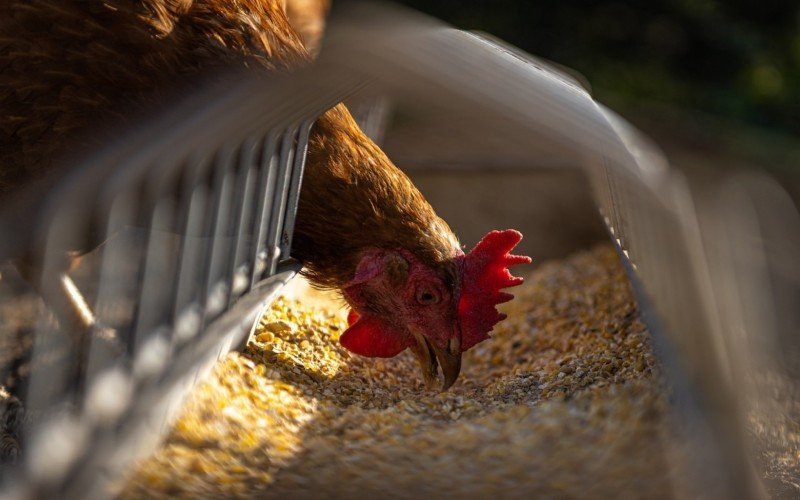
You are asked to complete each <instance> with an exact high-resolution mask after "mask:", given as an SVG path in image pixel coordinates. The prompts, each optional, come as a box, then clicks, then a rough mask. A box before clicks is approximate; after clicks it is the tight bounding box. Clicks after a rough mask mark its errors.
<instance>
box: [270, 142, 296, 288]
mask: <svg viewBox="0 0 800 500" xmlns="http://www.w3.org/2000/svg"><path fill="white" fill-rule="evenodd" d="M296 134H297V128H295V127H290V128H288V129H287V130H286V131H285V132H284V134H283V138H282V139H281V152H280V160H279V162H278V168H279V171H278V178H277V181H276V185H275V196H274V197H273V200H272V212H271V214H270V226H269V233H268V235H267V244H268V245H269V247H268V248H269V250H270V252H269V253H270V255H269V274H274V273H275V270H276V269H277V267H278V260H279V259H280V258H281V255H280V252H281V247H280V243H281V236H282V233H283V219H284V214H285V211H286V199H287V198H288V195H289V183H290V181H291V178H292V167H293V163H294V144H295V138H296Z"/></svg>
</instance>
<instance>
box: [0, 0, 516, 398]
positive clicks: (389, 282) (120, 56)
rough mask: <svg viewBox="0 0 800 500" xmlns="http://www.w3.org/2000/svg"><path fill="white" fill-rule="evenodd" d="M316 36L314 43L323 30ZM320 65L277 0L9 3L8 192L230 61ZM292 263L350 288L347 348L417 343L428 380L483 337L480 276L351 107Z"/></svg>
mask: <svg viewBox="0 0 800 500" xmlns="http://www.w3.org/2000/svg"><path fill="white" fill-rule="evenodd" d="M326 3H327V2H325V1H323V2H322V4H323V5H324V4H326ZM290 11H291V9H290ZM304 23H305V24H306V25H308V24H309V23H308V20H307V18H306V19H305V20H304ZM310 26H311V28H310V29H309V32H310V35H307V37H310V38H313V37H314V36H315V29H317V28H318V25H315V24H314V23H313V22H312V23H310ZM309 61H310V56H309V51H308V50H306V48H305V47H304V45H303V43H302V41H301V38H300V36H299V35H298V33H297V32H296V31H295V30H294V29H293V28H292V26H291V25H290V22H289V20H288V19H287V17H286V13H285V5H284V4H283V2H281V1H278V0H33V1H31V0H7V1H6V2H3V3H2V6H0V79H2V87H0V110H1V112H0V120H1V121H0V131H2V136H0V197H2V196H3V195H4V194H8V193H9V192H10V191H13V190H14V189H15V186H17V185H19V184H20V183H21V182H23V181H24V180H25V179H27V178H30V177H31V176H36V175H40V174H41V173H42V172H45V171H47V170H48V169H51V168H54V165H55V163H54V162H55V160H57V159H58V158H59V157H60V156H63V155H64V154H66V153H68V152H69V151H81V150H84V149H87V148H92V147H96V146H98V145H101V144H102V143H103V142H104V141H106V140H108V139H109V137H108V136H107V135H105V133H104V132H103V131H104V130H112V131H113V130H116V129H119V126H117V127H114V126H108V124H114V125H124V124H125V123H126V122H127V121H129V120H130V119H131V118H130V117H136V116H138V114H139V110H143V109H152V108H154V107H156V106H159V107H165V106H167V105H168V104H169V101H170V99H171V98H172V97H173V96H174V95H175V93H176V92H180V91H181V89H183V88H190V83H191V82H192V80H193V79H196V78H197V77H199V76H202V75H206V74H209V73H213V72H214V71H215V70H218V69H221V68H223V67H230V66H238V67H247V68H251V69H252V70H253V71H265V72H276V71H277V72H281V71H290V70H291V69H292V68H296V67H298V66H300V65H303V64H306V63H307V62H309ZM100 124H102V127H100V126H99V125H100ZM512 239H513V238H512ZM517 241H518V240H517ZM501 246H502V245H501ZM512 246H513V245H512ZM292 253H293V255H294V256H295V257H297V258H299V259H300V260H301V261H303V263H304V265H305V270H304V272H305V273H306V274H307V276H308V277H309V278H310V279H311V281H312V282H313V283H314V284H316V285H318V286H320V287H324V288H335V289H339V290H341V291H342V292H343V295H344V297H345V298H346V299H347V300H348V302H349V303H350V305H351V306H352V307H353V309H354V311H355V314H354V316H353V317H354V318H356V317H361V318H362V319H361V320H358V322H356V321H355V319H354V323H356V325H359V327H358V328H353V329H352V330H353V331H352V332H350V333H351V335H349V336H348V337H343V343H345V341H346V340H347V342H348V343H346V344H345V345H346V346H348V347H349V348H351V350H354V351H355V352H358V353H360V354H366V355H371V356H392V355H394V354H396V353H397V352H399V350H402V349H404V348H406V347H410V348H411V349H412V350H413V351H414V352H415V354H417V356H418V358H419V359H420V363H421V365H422V366H423V374H424V375H425V378H426V380H427V381H428V382H430V381H431V380H432V378H435V376H436V364H437V359H438V361H439V363H441V364H442V369H443V371H444V372H445V379H446V380H445V386H448V385H450V384H452V382H453V381H455V377H457V375H458V370H459V368H460V357H461V351H462V345H467V346H470V345H472V344H474V343H476V342H478V341H479V340H482V339H483V338H484V337H485V334H484V333H481V334H480V335H477V336H476V337H475V339H472V340H471V341H463V339H462V338H461V337H462V334H461V330H462V326H463V325H460V324H459V321H460V320H459V317H461V316H459V315H462V316H463V314H462V313H461V312H459V307H461V305H460V302H459V300H460V299H461V298H462V297H461V291H462V288H465V287H464V286H462V282H463V281H464V280H465V277H464V272H465V269H466V268H467V267H469V266H465V264H464V262H463V261H461V260H459V259H461V258H463V257H464V255H463V252H462V250H461V248H460V246H459V243H458V240H457V239H456V237H455V236H454V235H453V233H452V231H451V230H450V228H449V227H448V226H447V224H446V223H445V222H444V221H443V220H442V219H440V218H439V217H438V216H437V215H436V213H435V212H434V211H433V209H432V208H431V206H430V205H429V204H428V203H427V201H425V199H424V198H423V196H422V195H421V194H420V192H419V191H418V190H417V189H416V188H415V187H414V185H413V184H412V183H411V181H410V180H409V179H408V178H407V177H406V176H405V174H403V173H402V172H401V171H400V170H399V169H397V168H396V167H395V166H394V165H393V164H392V162H391V161H390V160H389V159H388V158H387V157H386V155H385V154H384V153H383V152H382V151H381V150H380V149H379V148H378V147H377V146H376V145H375V144H374V143H373V142H372V141H371V140H370V139H369V138H368V137H367V136H366V135H364V134H363V133H362V132H361V130H360V129H359V128H358V126H357V125H356V124H355V122H354V120H353V119H352V117H351V116H350V114H349V112H348V111H347V110H346V109H345V107H344V106H343V105H339V106H336V107H335V108H333V109H331V110H329V111H328V112H327V113H325V114H324V115H323V116H321V117H320V118H319V119H318V120H317V122H316V124H315V126H314V127H313V129H312V133H311V137H310V139H309V148H308V157H307V164H306V171H305V174H304V178H303V186H302V190H301V195H300V201H299V209H298V215H297V220H296V226H295V233H294V242H293V247H292ZM499 255H500V254H498V256H499ZM484 260H486V259H484ZM487 262H488V261H487ZM498 283H499V282H498ZM492 286H494V285H492ZM506 286H508V285H506ZM466 288H468V287H466ZM490 289H491V287H490V288H488V289H487V291H491V290H490ZM461 302H463V300H462V301H461ZM490 316H491V318H490V320H491V321H496V319H495V316H494V315H493V313H492V314H490ZM491 321H490V322H489V324H493V323H492V322H491ZM490 328H491V326H490V327H489V329H490ZM427 330H432V331H433V333H431V332H427ZM448 371H449V373H448Z"/></svg>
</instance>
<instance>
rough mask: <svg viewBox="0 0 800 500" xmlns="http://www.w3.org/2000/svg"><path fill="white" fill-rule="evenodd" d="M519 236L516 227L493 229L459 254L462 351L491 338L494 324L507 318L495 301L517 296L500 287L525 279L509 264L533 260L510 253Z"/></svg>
mask: <svg viewBox="0 0 800 500" xmlns="http://www.w3.org/2000/svg"><path fill="white" fill-rule="evenodd" d="M520 240H522V234H521V233H520V232H519V231H515V230H513V229H506V230H505V231H492V232H490V233H489V234H487V235H486V236H484V237H483V239H482V240H481V241H480V242H478V244H477V245H475V248H473V249H472V251H471V252H470V253H468V254H466V255H464V256H461V257H456V259H457V260H458V261H459V262H460V265H461V271H462V274H461V276H462V279H461V297H460V299H459V302H458V320H459V323H460V325H461V350H462V351H466V350H467V349H469V348H470V347H472V346H474V345H475V344H477V343H478V342H481V341H484V340H486V339H488V338H489V335H488V334H489V332H490V331H491V330H492V328H493V327H494V325H495V324H496V323H497V322H499V321H502V320H503V319H505V317H506V315H505V314H501V313H500V312H499V311H498V310H497V309H496V308H495V305H497V304H501V303H503V302H508V301H509V300H511V299H513V298H514V296H513V295H511V294H510V293H506V292H501V291H500V290H501V289H502V288H508V287H510V286H517V285H519V284H521V283H522V281H523V280H522V278H520V277H516V276H513V275H512V274H511V272H510V271H509V270H508V266H515V265H517V264H529V263H530V262H531V258H530V257H525V256H522V255H511V254H509V253H508V252H509V251H511V249H513V248H514V247H515V246H517V243H519V242H520Z"/></svg>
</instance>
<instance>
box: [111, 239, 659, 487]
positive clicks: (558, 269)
mask: <svg viewBox="0 0 800 500" xmlns="http://www.w3.org/2000/svg"><path fill="white" fill-rule="evenodd" d="M507 312H508V313H509V319H508V320H507V321H505V322H503V323H501V324H500V325H499V326H498V327H497V328H496V331H495V333H494V338H493V339H492V340H491V341H487V342H484V343H482V344H480V345H479V346H477V347H476V348H475V349H473V350H471V351H469V352H468V353H467V354H466V355H465V360H464V371H463V372H462V377H461V379H460V380H459V382H458V384H456V386H455V387H453V388H452V389H451V390H450V391H448V392H446V393H433V392H426V391H425V390H423V388H422V383H421V381H420V380H419V379H418V378H417V372H418V369H417V367H416V366H415V360H414V359H413V357H412V356H411V355H403V356H399V357H398V358H394V359H389V360H375V359H362V358H358V357H355V356H351V355H350V354H349V353H347V352H346V351H345V350H344V349H343V348H341V347H340V346H339V345H338V343H337V338H338V336H339V335H340V334H341V332H342V331H343V329H344V327H345V324H344V321H343V319H342V318H343V315H342V311H341V310H309V309H307V308H305V307H304V306H303V305H302V304H301V303H297V302H290V301H286V300H279V301H278V302H277V304H276V305H275V307H274V308H273V310H272V311H271V312H270V313H269V314H268V315H267V316H266V317H265V318H264V320H263V321H262V323H261V325H260V328H259V333H258V335H257V337H256V341H255V342H254V343H253V344H251V345H250V347H249V348H248V349H247V351H246V352H245V353H244V354H236V353H234V354H231V355H230V356H228V358H227V359H226V360H225V361H224V362H223V363H222V364H221V365H220V366H219V367H218V368H217V370H216V372H215V374H214V375H213V376H212V377H211V379H210V380H209V381H208V382H207V383H205V384H204V385H202V386H201V387H200V388H199V390H198V391H197V392H196V394H194V396H193V398H192V400H191V401H190V402H189V404H188V405H187V406H186V408H185V409H184V411H183V414H182V416H181V417H180V418H179V420H178V422H177V424H176V425H175V428H174V429H173V431H172V433H171V434H170V436H169V438H168V439H167V442H166V443H165V444H164V446H163V447H162V448H161V449H160V450H159V451H158V452H157V453H156V454H155V455H154V456H153V457H151V458H150V459H148V460H147V461H146V462H144V463H143V464H141V465H140V466H139V467H138V469H137V470H136V471H135V472H134V473H133V474H132V475H131V476H130V478H129V479H128V482H127V484H126V486H125V488H124V492H123V495H122V496H123V497H129V498H135V497H151V496H160V497H171V496H174V495H176V494H178V495H183V496H187V497H197V496H251V495H252V496H255V495H258V496H261V497H264V496H265V497H284V496H287V495H288V496H293V497H308V496H311V495H314V494H324V495H325V496H326V497H362V496H365V495H366V496H369V495H372V494H381V495H383V496H385V497H391V498H397V497H411V496H416V495H419V494H438V495H442V494H448V495H456V496H460V497H483V496H486V495H490V494H501V495H502V496H503V497H530V496H531V495H550V496H559V497H561V496H578V495H579V496H582V497H595V496H599V495H612V494H613V495H617V496H620V495H621V496H627V497H629V496H636V497H648V498H659V497H668V496H670V495H671V493H672V492H671V490H670V479H669V470H670V467H669V466H668V460H667V458H666V453H667V450H666V447H665V446H664V438H665V437H666V436H665V432H668V427H667V426H666V424H665V422H664V413H665V401H664V397H663V395H662V394H663V391H662V390H661V388H660V385H659V377H658V374H657V368H656V365H655V360H654V358H653V355H652V352H651V347H650V340H649V336H648V333H647V332H646V330H645V327H644V325H643V324H642V322H641V321H640V319H639V316H638V311H637V307H636V304H635V302H634V300H633V298H632V296H631V292H630V289H629V286H628V282H627V279H626V277H625V275H624V272H623V270H622V269H621V267H620V265H619V263H618V261H617V257H616V255H615V254H614V251H613V250H612V249H611V248H608V247H600V248H597V249H595V250H593V251H591V252H584V253H580V254H577V255H575V256H574V257H572V258H570V259H567V260H565V261H563V262H555V263H550V264H545V265H543V266H541V267H540V268H539V269H538V270H537V271H536V272H535V273H534V274H533V275H532V276H531V277H530V278H529V280H528V282H527V284H526V285H525V286H524V287H521V288H520V289H518V290H517V300H515V301H513V302H512V303H511V304H510V305H509V307H508V308H507Z"/></svg>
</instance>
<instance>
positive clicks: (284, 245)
mask: <svg viewBox="0 0 800 500" xmlns="http://www.w3.org/2000/svg"><path fill="white" fill-rule="evenodd" d="M313 125H314V120H306V121H305V122H303V123H302V124H301V125H300V129H299V131H298V135H297V144H296V146H295V156H294V165H293V168H292V178H291V181H290V184H289V194H288V196H287V199H286V216H285V219H284V222H283V234H282V237H281V243H280V248H281V255H282V256H283V257H284V258H288V257H289V252H290V250H291V248H292V234H293V233H294V223H295V219H296V218H297V203H298V201H299V200H300V189H301V186H302V181H303V170H304V168H305V163H306V153H307V151H308V135H309V133H310V132H311V127H312V126H313Z"/></svg>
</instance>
